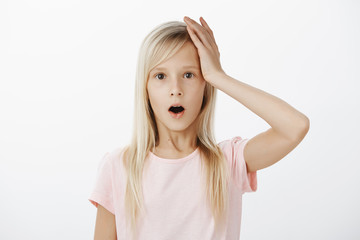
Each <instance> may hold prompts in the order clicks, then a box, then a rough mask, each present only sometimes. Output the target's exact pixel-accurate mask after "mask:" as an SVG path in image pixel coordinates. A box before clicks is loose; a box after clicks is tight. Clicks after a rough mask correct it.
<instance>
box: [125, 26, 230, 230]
mask: <svg viewBox="0 0 360 240" xmlns="http://www.w3.org/2000/svg"><path fill="white" fill-rule="evenodd" d="M187 42H191V43H193V42H192V40H191V38H190V35H189V33H188V32H187V29H186V24H185V23H183V22H179V21H169V22H165V23H163V24H160V25H158V26H157V27H155V28H154V29H153V30H152V31H151V32H150V33H149V34H148V35H147V36H146V37H145V39H144V40H143V42H142V44H141V46H140V51H139V55H138V62H137V69H136V82H135V105H134V107H135V111H134V125H133V135H132V140H131V143H130V144H129V145H127V146H126V147H125V148H124V155H123V160H124V166H125V169H126V173H127V183H126V191H125V209H126V219H127V221H126V222H127V223H128V222H129V221H130V222H131V232H132V234H133V236H135V234H136V232H137V231H136V223H137V219H138V216H139V210H140V211H141V212H142V213H144V212H145V209H144V206H143V201H144V198H143V192H142V184H141V182H142V176H143V170H144V164H145V159H146V157H147V155H148V153H149V151H150V150H151V149H152V148H154V147H155V143H156V142H157V141H158V138H159V135H158V130H157V126H156V122H155V117H154V112H153V110H152V108H151V104H150V101H149V95H148V92H147V88H146V85H147V80H148V77H149V72H150V71H151V69H152V68H154V67H155V66H157V65H158V64H160V63H161V62H163V61H165V60H167V59H168V58H170V57H172V56H173V55H174V54H175V53H176V52H177V51H178V50H179V49H180V48H181V47H182V46H183V45H184V44H185V43H187ZM216 91H217V90H216V88H214V87H213V86H212V85H211V84H209V83H208V82H206V86H205V89H204V97H203V103H202V106H201V110H200V113H199V115H198V118H197V120H196V121H197V122H196V126H197V128H196V129H197V134H196V135H197V139H196V141H197V146H198V147H199V150H200V154H201V159H202V161H201V166H202V170H203V171H205V173H206V179H205V180H203V182H205V183H206V185H205V186H204V188H205V189H206V194H207V200H208V201H209V206H210V208H211V212H212V214H213V216H214V221H215V227H220V226H223V225H222V223H224V221H223V220H225V219H224V217H225V216H226V213H227V209H228V196H229V193H228V192H229V189H228V182H229V175H230V173H229V168H228V163H227V161H226V159H225V157H224V155H223V153H222V151H221V149H220V148H219V146H217V144H216V141H215V137H214V133H213V122H214V110H215V102H216ZM204 167H205V169H204ZM159 197H160V196H159Z"/></svg>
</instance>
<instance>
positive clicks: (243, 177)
mask: <svg viewBox="0 0 360 240" xmlns="http://www.w3.org/2000/svg"><path fill="white" fill-rule="evenodd" d="M248 140H249V139H242V138H241V137H238V136H236V137H233V138H231V139H228V140H224V141H222V142H220V143H218V146H219V147H220V148H221V149H222V151H223V153H224V154H225V157H226V158H227V160H228V163H229V164H230V166H231V175H232V182H231V186H230V200H229V201H230V202H229V203H230V210H229V214H228V215H227V224H226V230H225V231H224V232H222V233H218V232H215V231H214V219H213V217H212V215H211V210H210V208H209V206H208V204H207V203H206V200H205V195H204V194H203V191H202V182H201V179H200V173H201V168H200V167H201V165H200V154H199V148H197V149H196V150H195V151H194V152H192V153H191V154H189V155H188V156H186V157H183V158H180V159H165V158H160V157H158V156H156V155H154V154H153V153H152V152H150V153H149V154H148V156H147V159H146V161H148V166H147V168H146V169H147V170H146V171H145V172H144V178H143V194H144V201H145V202H144V203H145V205H144V206H145V209H146V212H147V213H146V216H145V217H144V216H141V218H140V221H139V223H138V224H139V225H138V238H137V239H139V240H145V239H146V240H169V239H172V240H185V239H186V240H188V239H201V240H238V239H240V227H241V209H242V194H243V193H245V192H254V191H256V189H257V175H256V173H257V172H247V169H246V162H245V160H244V155H243V149H244V146H245V145H246V143H247V142H248ZM121 157H122V148H117V149H115V150H113V151H112V152H110V153H109V152H108V153H106V154H105V155H104V157H103V158H102V160H101V161H100V163H99V167H98V175H97V179H96V182H95V186H94V188H93V191H92V193H91V195H90V197H89V199H88V200H89V201H90V202H91V203H92V204H94V205H95V206H96V207H97V206H98V204H100V205H102V206H103V207H104V208H106V209H107V210H108V211H110V212H111V213H113V214H114V215H115V220H116V232H117V239H118V240H129V239H130V237H129V236H130V235H128V234H129V230H128V229H126V225H125V211H124V210H125V209H124V196H125V187H126V178H125V176H126V175H125V171H124V167H123V165H122V159H121Z"/></svg>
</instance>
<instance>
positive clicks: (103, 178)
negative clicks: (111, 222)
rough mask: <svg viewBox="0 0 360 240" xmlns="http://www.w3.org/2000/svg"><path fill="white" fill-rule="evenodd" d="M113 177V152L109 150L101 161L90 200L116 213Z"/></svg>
mask: <svg viewBox="0 0 360 240" xmlns="http://www.w3.org/2000/svg"><path fill="white" fill-rule="evenodd" d="M112 179H113V175H112V162H111V154H110V153H109V152H107V153H106V154H105V155H104V156H103V157H102V159H101V160H100V162H99V165H98V169H97V177H96V181H95V184H94V188H93V190H92V192H91V194H90V197H89V198H88V200H89V201H90V202H91V203H92V204H93V205H94V206H95V207H98V205H99V204H100V205H101V206H103V207H104V208H106V209H107V210H108V211H109V212H111V213H112V214H114V215H115V211H114V200H113V184H112V182H113V181H112Z"/></svg>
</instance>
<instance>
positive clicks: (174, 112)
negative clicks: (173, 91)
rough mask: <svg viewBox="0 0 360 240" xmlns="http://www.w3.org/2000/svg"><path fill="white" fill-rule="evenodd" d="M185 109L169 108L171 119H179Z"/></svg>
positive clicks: (180, 107)
mask: <svg viewBox="0 0 360 240" xmlns="http://www.w3.org/2000/svg"><path fill="white" fill-rule="evenodd" d="M184 112H185V108H183V107H182V106H171V107H170V108H169V113H170V115H171V116H172V117H173V118H181V117H182V115H184Z"/></svg>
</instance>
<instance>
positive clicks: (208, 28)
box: [200, 17, 214, 37]
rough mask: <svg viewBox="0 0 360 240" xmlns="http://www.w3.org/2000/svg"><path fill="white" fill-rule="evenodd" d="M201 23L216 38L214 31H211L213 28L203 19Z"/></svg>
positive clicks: (201, 18)
mask: <svg viewBox="0 0 360 240" xmlns="http://www.w3.org/2000/svg"><path fill="white" fill-rule="evenodd" d="M200 22H201V24H202V25H203V26H204V28H205V29H206V30H207V31H208V32H209V33H210V34H211V36H212V37H214V33H213V31H212V30H211V28H210V27H209V25H208V24H207V22H206V21H205V19H204V18H203V17H200Z"/></svg>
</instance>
